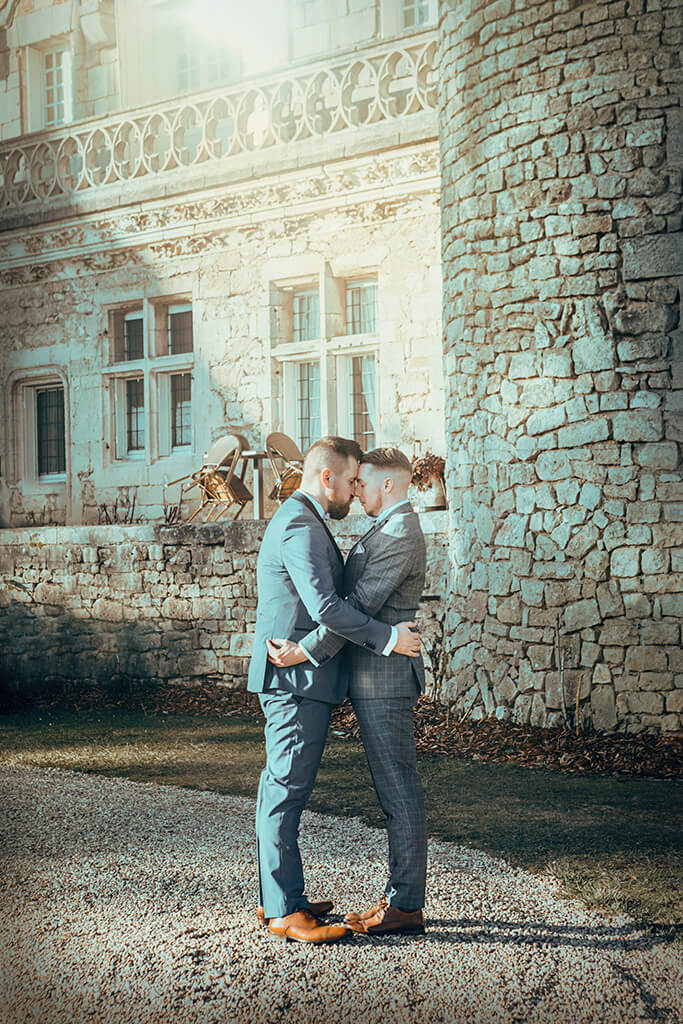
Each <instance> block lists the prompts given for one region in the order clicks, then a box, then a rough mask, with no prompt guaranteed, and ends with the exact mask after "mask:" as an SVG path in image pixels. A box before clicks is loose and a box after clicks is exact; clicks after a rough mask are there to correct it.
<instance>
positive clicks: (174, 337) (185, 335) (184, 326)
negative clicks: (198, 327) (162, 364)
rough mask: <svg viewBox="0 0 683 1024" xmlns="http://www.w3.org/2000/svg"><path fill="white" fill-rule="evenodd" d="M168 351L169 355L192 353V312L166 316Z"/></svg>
mask: <svg viewBox="0 0 683 1024" xmlns="http://www.w3.org/2000/svg"><path fill="white" fill-rule="evenodd" d="M168 350H169V352H170V353H171V355H177V354H178V353H179V352H191V351H192V310H191V309H188V310H186V311H183V312H182V313H169V314H168Z"/></svg>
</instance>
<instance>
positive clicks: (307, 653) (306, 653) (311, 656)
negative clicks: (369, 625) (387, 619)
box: [299, 631, 398, 668]
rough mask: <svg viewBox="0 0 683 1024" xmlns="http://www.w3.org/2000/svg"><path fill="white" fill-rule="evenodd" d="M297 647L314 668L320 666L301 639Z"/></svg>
mask: <svg viewBox="0 0 683 1024" xmlns="http://www.w3.org/2000/svg"><path fill="white" fill-rule="evenodd" d="M396 636H397V637H398V631H397V633H396ZM299 647H300V648H301V650H302V651H303V652H304V654H305V655H306V657H307V658H308V660H309V661H310V663H311V665H313V667H314V668H320V662H319V661H316V660H315V658H314V657H313V655H312V654H311V653H310V651H307V650H306V648H305V647H304V645H303V644H302V643H301V640H299Z"/></svg>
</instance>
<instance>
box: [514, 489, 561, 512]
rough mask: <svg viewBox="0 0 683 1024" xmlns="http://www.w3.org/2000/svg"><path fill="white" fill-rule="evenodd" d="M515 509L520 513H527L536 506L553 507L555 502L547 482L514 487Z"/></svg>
mask: <svg viewBox="0 0 683 1024" xmlns="http://www.w3.org/2000/svg"><path fill="white" fill-rule="evenodd" d="M515 502H516V511H517V512H518V513H519V514H520V515H524V514H528V513H531V512H533V511H534V509H535V508H536V507H537V506H538V508H544V509H553V508H555V506H556V504H557V502H556V501H555V496H554V494H553V490H552V488H551V487H550V485H549V484H547V483H544V484H537V485H536V486H535V487H516V488H515Z"/></svg>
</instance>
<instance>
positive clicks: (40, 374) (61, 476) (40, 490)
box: [7, 365, 71, 495]
mask: <svg viewBox="0 0 683 1024" xmlns="http://www.w3.org/2000/svg"><path fill="white" fill-rule="evenodd" d="M55 385H56V386H61V387H62V388H63V389H64V451H65V471H64V472H63V473H49V474H45V475H43V476H39V475H38V424H37V418H36V393H37V391H39V390H40V389H42V388H46V387H54V386H55ZM7 391H8V394H9V396H10V401H9V402H8V418H9V423H8V428H9V429H8V441H9V445H8V466H7V469H8V473H7V477H8V480H10V481H15V482H19V481H21V485H22V490H23V493H24V494H26V495H32V494H38V495H40V494H46V493H54V492H55V491H60V490H62V489H63V490H66V489H67V484H68V480H69V476H70V462H71V444H70V438H71V429H70V424H71V412H70V395H69V383H68V377H67V374H66V371H65V370H64V369H63V368H62V367H61V366H55V365H46V366H36V367H31V368H30V369H27V368H22V369H18V370H15V371H14V372H13V373H11V374H10V375H9V378H8V381H7ZM13 441H14V443H12V442H13Z"/></svg>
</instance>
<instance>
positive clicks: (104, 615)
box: [92, 597, 123, 622]
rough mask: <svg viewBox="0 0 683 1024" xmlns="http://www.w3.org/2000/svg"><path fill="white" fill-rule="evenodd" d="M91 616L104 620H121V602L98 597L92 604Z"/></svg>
mask: <svg viewBox="0 0 683 1024" xmlns="http://www.w3.org/2000/svg"><path fill="white" fill-rule="evenodd" d="M92 617H93V619H102V620H103V621H104V622H121V621H122V620H123V602H122V601H111V600H109V599H108V598H105V597H98V598H97V600H96V601H95V602H94V603H93V606H92Z"/></svg>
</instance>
